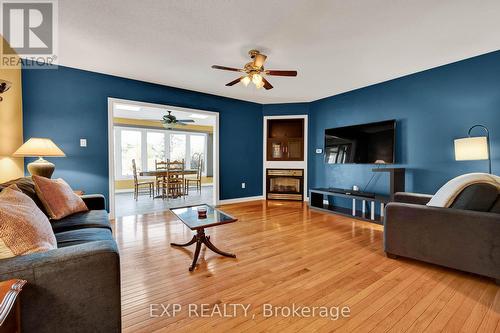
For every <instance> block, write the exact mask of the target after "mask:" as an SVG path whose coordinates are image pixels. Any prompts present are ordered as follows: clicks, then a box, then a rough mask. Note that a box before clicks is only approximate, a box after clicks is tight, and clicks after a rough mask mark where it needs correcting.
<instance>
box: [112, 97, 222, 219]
mask: <svg viewBox="0 0 500 333" xmlns="http://www.w3.org/2000/svg"><path fill="white" fill-rule="evenodd" d="M114 103H122V104H123V103H127V104H134V105H138V106H143V107H156V108H166V109H169V110H172V111H184V112H191V113H200V114H206V115H209V116H215V128H214V149H213V161H214V175H213V183H214V187H213V203H212V204H213V205H215V206H217V205H218V204H219V193H220V192H219V187H220V184H219V179H220V178H219V112H215V111H207V110H199V109H190V108H183V107H178V106H171V105H165V104H155V103H147V102H138V101H132V100H126V99H120V98H113V97H108V165H109V167H108V175H109V176H108V177H109V216H110V219H114V218H115V172H114V170H115V156H114V147H115V145H114V123H113V104H114Z"/></svg>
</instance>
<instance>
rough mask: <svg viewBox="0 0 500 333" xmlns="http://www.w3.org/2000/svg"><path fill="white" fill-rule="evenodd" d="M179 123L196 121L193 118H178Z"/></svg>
mask: <svg viewBox="0 0 500 333" xmlns="http://www.w3.org/2000/svg"><path fill="white" fill-rule="evenodd" d="M177 122H179V123H194V120H193V119H182V120H177Z"/></svg>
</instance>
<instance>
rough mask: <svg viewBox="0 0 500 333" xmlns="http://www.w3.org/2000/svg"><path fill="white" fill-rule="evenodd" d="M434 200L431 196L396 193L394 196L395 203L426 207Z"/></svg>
mask: <svg viewBox="0 0 500 333" xmlns="http://www.w3.org/2000/svg"><path fill="white" fill-rule="evenodd" d="M431 198H432V195H430V194H421V193H410V192H396V193H395V194H394V201H395V202H403V203H409V204H417V205H426V204H427V203H428V202H429V201H430V200H431Z"/></svg>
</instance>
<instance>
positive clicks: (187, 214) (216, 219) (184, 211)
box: [170, 205, 237, 230]
mask: <svg viewBox="0 0 500 333" xmlns="http://www.w3.org/2000/svg"><path fill="white" fill-rule="evenodd" d="M198 208H205V209H206V210H207V217H206V218H202V219H200V218H198ZM170 211H171V212H172V213H173V214H174V215H176V216H177V217H178V218H179V219H180V220H181V221H182V222H183V223H184V224H185V225H186V226H188V227H189V228H190V229H191V230H195V229H202V228H207V227H213V226H216V225H219V224H226V223H231V222H236V221H237V219H235V218H234V217H232V216H231V215H229V214H226V213H224V212H223V211H221V210H218V209H217V208H214V207H212V206H209V205H196V206H187V207H179V208H172V209H170Z"/></svg>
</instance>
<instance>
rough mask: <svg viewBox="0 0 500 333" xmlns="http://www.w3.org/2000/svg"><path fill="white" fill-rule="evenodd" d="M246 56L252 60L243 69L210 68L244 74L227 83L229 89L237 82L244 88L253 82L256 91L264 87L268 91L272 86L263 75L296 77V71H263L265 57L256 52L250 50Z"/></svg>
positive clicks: (214, 66)
mask: <svg viewBox="0 0 500 333" xmlns="http://www.w3.org/2000/svg"><path fill="white" fill-rule="evenodd" d="M248 54H249V55H250V58H252V59H253V61H250V62H249V63H247V64H246V65H245V66H244V67H243V69H240V68H233V67H226V66H219V65H213V66H212V68H214V69H222V70H225V71H233V72H241V73H245V75H243V76H241V77H239V78H237V79H236V80H234V81H231V82H229V83H228V84H226V86H228V87H230V86H233V85H235V84H236V83H238V82H241V83H243V84H244V85H245V86H248V84H249V83H250V82H253V84H255V86H256V87H257V89H260V88H262V87H264V89H266V90H269V89H273V86H272V85H271V83H269V81H267V80H266V78H265V77H264V76H265V75H271V76H297V71H283V70H273V69H264V62H265V61H266V59H267V56H266V55H264V54H262V53H260V52H259V51H258V50H250V51H248Z"/></svg>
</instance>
